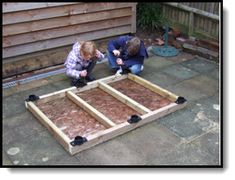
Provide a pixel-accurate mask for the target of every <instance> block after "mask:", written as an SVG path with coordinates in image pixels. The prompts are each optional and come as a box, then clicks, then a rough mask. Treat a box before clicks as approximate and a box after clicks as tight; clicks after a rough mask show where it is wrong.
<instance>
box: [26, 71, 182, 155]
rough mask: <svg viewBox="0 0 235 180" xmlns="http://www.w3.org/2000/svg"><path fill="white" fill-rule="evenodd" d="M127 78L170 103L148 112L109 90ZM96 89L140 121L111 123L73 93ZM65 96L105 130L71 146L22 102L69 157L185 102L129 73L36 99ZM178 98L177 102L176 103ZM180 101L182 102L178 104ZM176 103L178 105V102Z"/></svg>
mask: <svg viewBox="0 0 235 180" xmlns="http://www.w3.org/2000/svg"><path fill="white" fill-rule="evenodd" d="M126 78H128V79H130V80H132V81H134V82H136V83H138V84H140V85H142V86H144V87H145V88H148V89H150V90H151V91H153V92H155V93H157V94H160V95H161V96H163V97H164V98H167V99H169V100H170V101H171V103H170V104H169V105H167V106H164V107H162V108H160V109H156V110H153V111H152V110H150V109H148V108H146V107H144V106H143V105H141V104H139V103H137V102H136V101H134V100H133V99H131V98H129V97H127V96H126V95H124V94H122V93H120V92H119V91H117V90H115V89H114V88H112V87H111V86H110V85H109V83H112V82H115V81H121V80H124V79H126ZM97 87H99V88H100V89H102V90H103V91H105V92H107V93H108V94H110V95H111V96H113V97H114V98H116V99H117V100H119V101H121V102H122V103H124V104H126V105H127V106H129V107H131V108H132V109H134V110H136V111H137V112H138V113H140V114H141V115H140V118H141V120H140V121H139V122H137V123H129V122H127V121H126V122H124V123H121V124H115V123H114V122H112V121H111V120H110V119H109V118H108V117H106V116H105V115H104V114H102V113H101V112H99V111H98V110H97V109H95V108H94V107H92V106H91V105H89V104H88V103H87V102H86V101H84V100H83V99H82V98H80V97H79V96H78V95H77V94H76V93H79V92H83V91H87V90H90V89H93V88H97ZM62 97H68V99H69V100H71V101H73V102H74V103H75V104H76V105H78V106H79V107H80V108H82V109H83V110H84V111H86V112H87V113H88V114H90V115H91V116H92V117H94V118H95V119H96V120H97V121H99V122H100V123H101V124H102V125H104V126H105V127H106V128H107V129H105V130H101V131H98V132H96V133H93V134H90V135H87V137H82V138H85V139H86V141H84V142H82V144H80V145H75V146H74V145H72V143H71V142H73V141H74V140H73V139H70V138H69V137H68V136H67V135H66V134H65V133H64V132H63V131H62V130H61V129H59V128H58V127H57V126H56V125H55V124H54V123H53V122H52V121H51V120H50V119H49V118H48V117H47V116H46V115H45V114H44V113H43V112H42V111H41V110H40V109H39V108H38V107H37V106H36V105H35V103H34V101H31V100H26V101H25V106H26V108H27V109H28V110H29V111H31V112H32V113H33V115H34V116H36V118H37V119H38V120H39V121H40V122H41V123H42V124H43V125H44V126H45V127H46V128H47V129H48V130H49V131H50V132H51V133H52V135H53V136H54V137H55V138H56V139H57V140H58V141H59V142H60V144H61V145H62V146H63V147H64V148H65V149H66V150H67V151H68V152H69V153H70V154H71V155H74V154H76V153H78V152H80V151H83V150H85V149H87V148H90V147H92V146H94V145H97V144H99V143H102V142H104V141H107V140H109V139H112V138H114V137H116V136H118V135H120V134H123V133H125V132H128V131H130V130H133V129H135V128H137V127H140V126H142V125H144V124H146V123H149V122H151V121H154V120H156V119H158V118H160V117H162V116H165V115H167V114H169V113H172V112H174V111H176V110H179V109H181V108H183V107H185V106H186V100H185V99H184V98H183V97H180V96H177V95H175V94H173V93H171V92H169V91H167V90H165V89H163V88H161V87H159V86H157V85H155V84H153V83H151V82H149V81H147V80H145V79H143V78H141V77H139V76H136V75H133V74H130V73H129V74H126V75H122V76H115V75H114V76H109V77H106V78H103V79H99V80H96V81H93V82H90V83H88V84H87V86H85V87H82V88H76V87H71V88H67V89H63V90H61V91H57V92H53V93H50V94H46V95H43V96H40V97H39V99H40V101H41V102H42V103H46V102H49V101H51V100H54V99H57V98H62ZM179 98H180V99H181V102H180V101H178V100H179ZM182 100H183V101H182ZM178 102H180V103H178Z"/></svg>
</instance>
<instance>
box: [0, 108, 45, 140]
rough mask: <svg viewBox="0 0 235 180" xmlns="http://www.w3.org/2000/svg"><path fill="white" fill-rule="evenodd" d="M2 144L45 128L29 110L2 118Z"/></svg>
mask: <svg viewBox="0 0 235 180" xmlns="http://www.w3.org/2000/svg"><path fill="white" fill-rule="evenodd" d="M2 124H3V128H2V129H3V138H4V142H3V144H8V143H9V142H11V141H21V140H22V139H25V138H27V137H29V136H30V135H33V134H36V133H39V132H42V131H45V130H46V128H45V127H44V126H43V125H41V123H40V122H39V121H38V120H37V119H36V118H35V117H34V116H32V114H31V113H30V112H29V111H26V112H24V113H22V114H19V115H18V116H13V117H10V118H4V119H3V123H2Z"/></svg>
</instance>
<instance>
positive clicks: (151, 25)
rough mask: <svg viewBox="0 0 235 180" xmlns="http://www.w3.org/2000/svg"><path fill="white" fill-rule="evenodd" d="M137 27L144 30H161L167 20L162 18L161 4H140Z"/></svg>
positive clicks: (138, 5)
mask: <svg viewBox="0 0 235 180" xmlns="http://www.w3.org/2000/svg"><path fill="white" fill-rule="evenodd" d="M136 14H137V26H138V27H140V28H142V29H143V30H156V29H159V28H160V27H161V26H162V25H164V22H165V21H166V19H165V18H164V17H163V16H162V5H161V3H138V4H137V13H136Z"/></svg>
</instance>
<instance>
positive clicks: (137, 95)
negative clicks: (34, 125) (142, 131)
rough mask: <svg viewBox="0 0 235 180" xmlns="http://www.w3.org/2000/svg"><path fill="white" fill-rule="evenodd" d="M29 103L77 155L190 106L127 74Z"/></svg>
mask: <svg viewBox="0 0 235 180" xmlns="http://www.w3.org/2000/svg"><path fill="white" fill-rule="evenodd" d="M117 84H118V85H119V86H117ZM120 85H121V86H120ZM149 96H151V97H152V98H151V99H149V98H148V97H149ZM147 101H148V102H147ZM25 105H26V108H27V109H28V110H29V111H31V112H32V114H33V115H34V116H35V117H36V118H37V119H38V120H39V121H40V122H41V123H42V124H43V125H44V126H45V127H46V128H47V129H48V130H49V131H50V132H51V133H52V135H53V136H54V137H55V138H56V139H57V140H58V142H59V143H60V144H61V145H62V146H63V147H64V148H65V149H66V150H67V151H68V152H69V153H70V154H71V155H74V154H76V153H78V152H80V151H83V150H85V149H88V148H90V147H92V146H95V145H97V144H100V143H102V142H105V141H107V140H109V139H112V138H114V137H116V136H118V135H121V134H123V133H126V132H128V131H130V130H133V129H135V128H137V127H140V126H142V125H144V124H146V123H149V122H152V121H154V120H156V119H158V118H160V117H162V116H165V115H167V114H169V113H172V112H174V111H177V110H179V109H181V108H183V107H185V106H186V100H185V99H184V98H183V97H181V96H177V95H175V94H173V93H172V92H169V91H168V90H166V89H163V88H161V87H159V86H157V85H155V84H153V83H151V82H149V81H147V80H145V79H143V78H141V77H139V76H136V75H133V74H126V75H122V76H115V75H114V76H109V77H106V78H103V79H99V80H96V81H93V82H90V83H88V84H87V85H86V86H84V87H82V88H76V87H71V88H67V89H63V90H60V91H57V92H53V93H50V94H46V95H43V96H40V97H38V99H37V100H32V99H27V100H26V101H25ZM131 117H137V120H138V118H140V119H139V121H132V120H136V119H134V118H132V119H131Z"/></svg>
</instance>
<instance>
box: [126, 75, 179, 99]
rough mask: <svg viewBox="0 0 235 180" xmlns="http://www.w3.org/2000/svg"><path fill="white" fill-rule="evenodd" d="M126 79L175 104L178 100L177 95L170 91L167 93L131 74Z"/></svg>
mask: <svg viewBox="0 0 235 180" xmlns="http://www.w3.org/2000/svg"><path fill="white" fill-rule="evenodd" d="M128 78H129V79H131V80H132V81H135V82H136V83H138V84H140V85H142V86H144V87H146V88H148V89H150V90H151V91H153V92H155V93H157V94H160V95H161V96H163V97H165V98H167V99H169V100H170V101H173V102H175V101H176V100H177V98H178V96H177V95H175V94H173V93H171V92H170V91H167V90H166V89H163V88H161V87H160V86H157V85H156V84H153V83H151V82H149V81H147V80H145V79H143V78H141V77H139V76H136V75H133V74H131V73H129V74H128Z"/></svg>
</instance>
